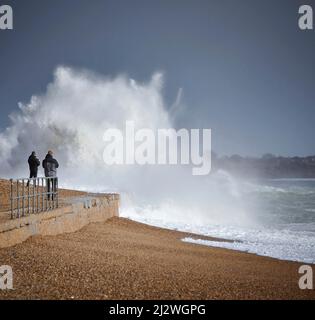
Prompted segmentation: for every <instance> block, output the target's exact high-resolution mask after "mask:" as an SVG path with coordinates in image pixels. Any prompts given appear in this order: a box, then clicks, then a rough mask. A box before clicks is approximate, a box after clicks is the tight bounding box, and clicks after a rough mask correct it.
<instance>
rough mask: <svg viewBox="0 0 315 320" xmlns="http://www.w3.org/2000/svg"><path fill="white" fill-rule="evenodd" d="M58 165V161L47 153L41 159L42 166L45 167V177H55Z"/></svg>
mask: <svg viewBox="0 0 315 320" xmlns="http://www.w3.org/2000/svg"><path fill="white" fill-rule="evenodd" d="M58 167H59V163H58V161H57V160H56V159H54V158H53V156H52V155H50V154H49V153H48V154H47V155H46V157H45V159H44V161H43V168H44V169H45V177H57V168H58Z"/></svg>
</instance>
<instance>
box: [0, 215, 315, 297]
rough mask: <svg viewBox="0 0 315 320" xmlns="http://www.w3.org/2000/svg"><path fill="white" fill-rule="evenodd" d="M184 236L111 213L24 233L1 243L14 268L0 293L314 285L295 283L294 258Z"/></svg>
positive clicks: (285, 289)
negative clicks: (57, 229) (9, 285)
mask: <svg viewBox="0 0 315 320" xmlns="http://www.w3.org/2000/svg"><path fill="white" fill-rule="evenodd" d="M185 236H193V235H190V234H187V233H182V232H177V231H170V230H165V229H160V228H155V227H151V226H147V225H144V224H140V223H137V222H133V221H130V220H127V219H123V218H112V219H110V220H109V221H107V222H104V223H94V224H90V225H88V226H87V227H85V228H83V229H81V230H80V231H78V232H76V233H71V234H62V235H59V236H51V237H47V236H46V237H40V236H37V237H33V238H30V239H29V240H27V241H26V242H24V243H22V244H19V245H16V246H14V247H11V248H6V249H1V250H0V265H1V264H8V265H11V266H12V267H13V272H14V290H12V291H3V290H0V299H315V290H300V289H299V288H298V279H299V276H300V275H299V274H298V268H299V266H300V265H301V264H300V263H295V262H287V261H280V260H276V259H272V258H266V257H259V256H256V255H252V254H247V253H241V252H236V251H231V250H226V249H219V248H210V247H205V246H200V245H196V244H190V243H184V242H182V241H181V239H182V238H184V237H185ZM195 237H196V238H200V236H195ZM203 238H204V237H203Z"/></svg>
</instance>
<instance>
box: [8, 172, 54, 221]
mask: <svg viewBox="0 0 315 320" xmlns="http://www.w3.org/2000/svg"><path fill="white" fill-rule="evenodd" d="M10 182H11V188H10V209H11V210H10V213H11V219H15V218H21V217H25V216H27V215H30V214H34V213H40V212H44V211H49V210H53V209H56V208H58V206H59V199H58V198H59V197H58V196H59V195H58V178H57V177H39V178H21V179H11V180H10Z"/></svg>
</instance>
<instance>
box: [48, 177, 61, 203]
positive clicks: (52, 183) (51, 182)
mask: <svg viewBox="0 0 315 320" xmlns="http://www.w3.org/2000/svg"><path fill="white" fill-rule="evenodd" d="M57 185H58V180H57V178H49V179H47V193H48V194H47V198H48V200H50V198H51V200H54V196H55V193H56V191H57Z"/></svg>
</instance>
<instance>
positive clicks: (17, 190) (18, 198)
mask: <svg viewBox="0 0 315 320" xmlns="http://www.w3.org/2000/svg"><path fill="white" fill-rule="evenodd" d="M16 188H17V189H16V201H17V216H18V218H20V190H19V180H16Z"/></svg>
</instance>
